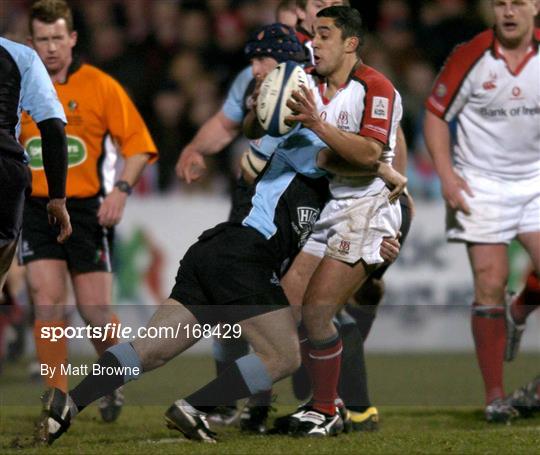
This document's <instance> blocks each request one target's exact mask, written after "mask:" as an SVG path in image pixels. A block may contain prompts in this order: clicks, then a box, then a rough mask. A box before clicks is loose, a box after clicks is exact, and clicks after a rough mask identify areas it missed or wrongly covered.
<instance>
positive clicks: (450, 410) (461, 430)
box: [0, 354, 540, 454]
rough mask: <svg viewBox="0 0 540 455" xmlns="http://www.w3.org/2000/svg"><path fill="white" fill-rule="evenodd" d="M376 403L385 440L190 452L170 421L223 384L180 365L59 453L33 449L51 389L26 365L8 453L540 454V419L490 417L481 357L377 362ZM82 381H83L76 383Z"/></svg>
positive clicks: (286, 407) (281, 406) (532, 369)
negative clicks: (180, 405)
mask: <svg viewBox="0 0 540 455" xmlns="http://www.w3.org/2000/svg"><path fill="white" fill-rule="evenodd" d="M538 365H540V356H539V355H532V354H529V355H521V356H520V357H519V358H518V360H516V362H514V363H513V364H512V365H511V366H510V367H509V368H507V376H506V384H507V389H508V390H510V389H512V388H515V387H517V386H519V385H521V384H522V383H524V382H527V381H528V380H529V379H531V378H532V377H533V376H535V375H536V374H537V373H538ZM368 369H369V373H370V387H371V392H372V400H373V402H374V403H375V404H377V406H378V407H379V411H380V413H381V430H380V431H379V432H377V433H371V434H366V433H364V434H358V433H355V434H351V435H341V436H339V437H338V438H332V439H324V440H316V441H314V440H305V439H293V438H289V437H279V436H271V437H270V436H267V437H259V436H244V435H240V433H239V432H238V430H237V429H236V428H227V429H220V428H216V429H217V430H218V432H219V436H220V443H219V444H218V445H216V446H209V445H203V444H197V443H193V442H189V441H186V440H184V439H183V438H181V437H180V436H179V435H178V433H174V432H171V431H169V430H167V429H166V428H165V425H164V420H163V412H164V410H165V409H166V407H167V406H168V405H169V404H170V403H171V402H172V401H173V400H174V399H176V398H179V397H181V396H182V395H185V394H186V393H189V392H190V391H192V390H193V389H194V388H196V386H197V385H200V384H201V383H202V381H205V380H206V379H209V378H211V377H212V375H213V366H212V362H211V360H210V359H208V358H205V357H189V356H187V357H184V358H182V357H180V358H179V359H177V360H175V361H173V362H172V363H170V364H169V365H167V366H166V367H165V368H163V369H161V370H158V371H155V372H152V373H149V374H148V375H146V376H145V377H143V378H142V379H141V380H139V381H136V382H134V383H132V384H130V385H128V386H127V387H126V398H127V401H128V403H129V405H128V406H126V408H125V409H124V411H123V414H122V416H121V418H120V419H119V420H118V421H117V422H115V423H114V424H104V423H102V422H101V421H100V419H99V417H98V413H97V410H96V409H95V408H91V409H88V410H86V411H84V412H83V413H82V414H81V415H80V416H78V417H77V419H76V421H75V423H74V424H73V426H72V428H71V429H70V431H69V432H68V433H67V434H66V435H64V436H63V437H62V438H61V439H60V440H58V441H57V442H56V443H55V444H54V446H52V447H51V448H39V447H32V446H31V445H30V443H29V440H30V436H31V434H32V428H33V422H34V420H35V418H36V416H37V415H38V413H39V407H38V405H37V404H36V403H37V400H38V396H39V393H40V391H41V389H42V387H41V385H39V384H32V383H30V382H29V381H28V379H27V374H26V367H25V366H24V365H19V366H11V367H8V368H7V370H6V371H5V373H4V375H3V376H2V377H0V405H1V406H0V453H2V454H3V453H48V454H56V453H59V454H63V453H66V454H71V453H77V452H78V453H100V454H102V453H104V452H106V453H107V454H111V453H130V454H133V453H145V454H146V453H160V454H162V453H163V454H168V453H190V454H191V453H197V454H198V453H201V454H204V453H220V454H223V453H231V454H233V453H250V454H259V453H264V454H273V453H307V452H308V451H309V450H313V451H314V453H316V454H319V453H370V454H371V453H540V417H536V418H534V419H527V420H519V421H516V422H514V423H513V424H512V425H511V426H505V425H488V424H487V423H485V422H484V421H483V417H482V387H481V382H480V378H479V374H478V371H477V367H476V362H475V359H474V355H473V354H425V355H405V354H403V355H397V354H396V355H371V356H369V357H368ZM79 379H80V378H74V381H73V383H76V382H77V381H78V380H79ZM276 392H277V393H278V401H277V403H276V407H277V409H278V412H277V413H276V414H273V415H279V414H283V413H285V412H288V411H290V410H292V409H293V406H294V403H295V402H294V399H293V398H292V395H291V392H290V387H289V381H282V382H281V383H279V384H278V385H277V387H276Z"/></svg>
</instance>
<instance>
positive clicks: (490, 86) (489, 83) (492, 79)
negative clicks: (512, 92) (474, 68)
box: [482, 71, 497, 90]
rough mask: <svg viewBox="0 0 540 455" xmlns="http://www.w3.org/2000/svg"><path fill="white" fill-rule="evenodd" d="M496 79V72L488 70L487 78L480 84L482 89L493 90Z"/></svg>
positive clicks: (495, 86)
mask: <svg viewBox="0 0 540 455" xmlns="http://www.w3.org/2000/svg"><path fill="white" fill-rule="evenodd" d="M496 81H497V74H496V73H492V72H491V71H490V72H489V79H488V80H487V81H486V82H484V83H483V84H482V87H483V89H484V90H493V89H495V88H497V85H496V84H495V82H496Z"/></svg>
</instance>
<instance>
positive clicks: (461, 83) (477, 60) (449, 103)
mask: <svg viewBox="0 0 540 455" xmlns="http://www.w3.org/2000/svg"><path fill="white" fill-rule="evenodd" d="M493 42H495V40H493ZM486 52H491V51H490V48H487V49H486V50H485V51H484V52H482V53H481V54H480V56H479V57H478V58H477V59H476V60H475V61H474V62H473V63H472V64H471V66H469V68H468V69H467V71H465V73H464V74H463V77H462V78H461V81H460V82H459V85H458V86H457V87H456V90H454V93H453V95H452V98H450V101H449V102H448V105H447V106H446V109H445V110H444V112H443V120H445V117H446V114H447V113H448V111H449V110H450V107H451V106H452V104H454V100H455V99H456V96H457V94H458V93H459V92H460V90H461V86H462V85H463V82H464V81H465V79H467V77H468V76H469V73H470V72H471V71H472V69H473V68H474V67H475V66H476V65H477V63H478V62H479V61H480V60H481V59H482V58H483V57H484V55H486ZM443 69H444V67H443ZM441 71H442V70H441ZM445 121H446V120H445Z"/></svg>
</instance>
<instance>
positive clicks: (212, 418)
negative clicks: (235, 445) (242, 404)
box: [206, 406, 238, 426]
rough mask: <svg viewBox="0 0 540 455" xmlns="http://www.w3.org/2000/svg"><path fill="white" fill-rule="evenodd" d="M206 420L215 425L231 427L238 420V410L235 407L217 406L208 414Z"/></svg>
mask: <svg viewBox="0 0 540 455" xmlns="http://www.w3.org/2000/svg"><path fill="white" fill-rule="evenodd" d="M206 419H207V420H208V421H209V422H210V423H213V424H216V425H222V426H228V425H232V424H233V423H235V422H236V420H237V419H238V410H237V409H236V406H218V407H217V408H216V409H214V410H213V411H212V412H209V413H208V415H207V416H206Z"/></svg>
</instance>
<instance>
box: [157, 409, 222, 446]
mask: <svg viewBox="0 0 540 455" xmlns="http://www.w3.org/2000/svg"><path fill="white" fill-rule="evenodd" d="M165 421H166V422H167V427H168V428H170V429H171V430H178V431H179V432H180V433H182V434H183V435H184V436H185V437H186V438H187V439H192V440H194V441H201V442H207V443H216V442H217V441H216V438H215V436H216V433H214V432H213V431H212V430H210V426H209V425H208V422H207V421H206V414H205V413H204V412H201V411H198V410H197V409H195V408H194V407H193V406H191V405H190V404H189V403H188V402H187V401H186V400H177V401H175V402H174V403H173V404H172V405H171V407H170V408H169V409H167V412H165Z"/></svg>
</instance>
